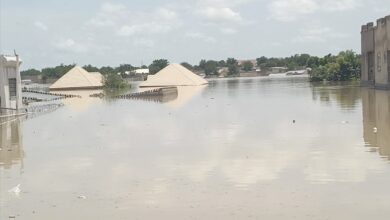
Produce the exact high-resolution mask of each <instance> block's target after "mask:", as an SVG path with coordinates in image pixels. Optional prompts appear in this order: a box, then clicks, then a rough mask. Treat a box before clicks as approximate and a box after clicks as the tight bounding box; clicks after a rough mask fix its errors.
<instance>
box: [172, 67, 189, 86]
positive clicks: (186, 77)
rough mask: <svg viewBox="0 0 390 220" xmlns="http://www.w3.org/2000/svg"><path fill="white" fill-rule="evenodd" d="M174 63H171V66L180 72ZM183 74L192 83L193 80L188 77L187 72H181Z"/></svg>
mask: <svg viewBox="0 0 390 220" xmlns="http://www.w3.org/2000/svg"><path fill="white" fill-rule="evenodd" d="M176 65H180V64H176ZM176 65H175V64H172V67H173V68H175V69H176V70H178V71H179V72H182V71H181V70H180V69H179V68H177V66H176ZM183 73H184V72H183ZM183 76H184V77H185V78H186V79H188V80H190V81H191V82H192V83H194V80H192V79H191V78H190V77H188V76H187V74H183Z"/></svg>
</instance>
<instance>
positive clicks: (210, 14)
mask: <svg viewBox="0 0 390 220" xmlns="http://www.w3.org/2000/svg"><path fill="white" fill-rule="evenodd" d="M198 13H199V14H200V15H201V16H202V17H203V18H205V19H207V20H209V21H211V22H216V23H218V22H241V21H243V19H242V17H241V15H240V13H238V12H235V11H233V10H232V9H231V8H227V7H225V8H214V7H207V8H204V9H201V10H199V11H198Z"/></svg>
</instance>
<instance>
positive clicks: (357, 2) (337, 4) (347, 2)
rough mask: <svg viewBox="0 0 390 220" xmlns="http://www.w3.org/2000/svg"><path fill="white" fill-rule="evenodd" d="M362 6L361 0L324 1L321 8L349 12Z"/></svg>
mask: <svg viewBox="0 0 390 220" xmlns="http://www.w3.org/2000/svg"><path fill="white" fill-rule="evenodd" d="M360 6H361V0H331V1H322V3H321V8H322V9H324V10H327V11H347V10H353V9H355V8H357V7H360Z"/></svg>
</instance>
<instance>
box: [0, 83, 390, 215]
mask: <svg viewBox="0 0 390 220" xmlns="http://www.w3.org/2000/svg"><path fill="white" fill-rule="evenodd" d="M64 104H65V106H64V107H62V108H60V109H58V110H57V111H55V112H52V113H50V114H44V115H42V116H40V117H36V118H32V119H28V120H24V119H20V120H15V121H12V122H9V123H5V124H1V125H0V131H1V132H0V138H1V139H0V140H1V141H0V147H1V151H0V219H8V218H9V216H13V215H15V216H16V218H17V219H37V220H38V219H39V220H45V219H48V220H49V219H60V220H61V219H64V220H65V219H66V220H68V219H277V220H278V219H354V220H359V219H362V220H363V219H364V220H366V219H368V218H370V219H389V217H390V209H389V207H390V205H389V204H390V188H389V187H388V186H389V185H390V164H389V160H388V159H389V156H390V146H389V145H390V136H389V132H390V93H389V92H387V91H375V90H371V89H366V88H360V87H358V86H354V85H313V84H310V83H309V82H307V78H303V77H287V78H286V77H270V78H242V79H218V80H213V81H211V82H210V85H209V86H208V87H204V88H194V89H190V88H181V89H179V94H178V97H177V98H175V99H173V100H172V99H166V100H157V101H151V100H149V101H145V100H101V99H98V98H88V96H84V98H83V99H73V100H71V99H68V100H66V101H65V103H64ZM294 120H295V123H294ZM374 127H376V128H377V132H376V133H375V132H374V130H373V128H374ZM17 184H21V190H22V191H21V193H20V194H19V195H16V194H14V193H10V192H8V190H9V189H11V188H12V187H14V186H16V185H17Z"/></svg>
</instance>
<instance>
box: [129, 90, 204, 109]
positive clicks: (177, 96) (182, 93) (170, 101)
mask: <svg viewBox="0 0 390 220" xmlns="http://www.w3.org/2000/svg"><path fill="white" fill-rule="evenodd" d="M206 87H207V85H202V86H177V87H176V88H177V93H170V94H168V95H162V96H154V97H153V96H145V97H142V96H141V97H135V98H134V99H139V100H144V101H152V102H160V103H164V104H165V105H167V106H169V107H170V108H181V107H183V106H185V105H186V104H187V103H188V102H190V101H191V100H192V99H193V98H195V97H196V96H198V95H200V94H201V93H202V92H203V90H204V89H205V88H206ZM154 89H155V88H139V90H138V92H145V91H149V90H154Z"/></svg>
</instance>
